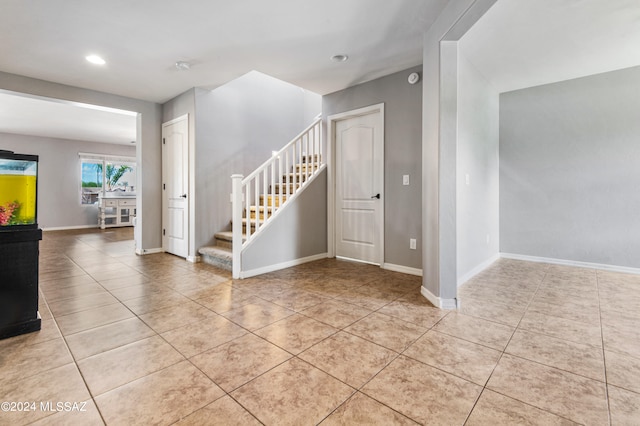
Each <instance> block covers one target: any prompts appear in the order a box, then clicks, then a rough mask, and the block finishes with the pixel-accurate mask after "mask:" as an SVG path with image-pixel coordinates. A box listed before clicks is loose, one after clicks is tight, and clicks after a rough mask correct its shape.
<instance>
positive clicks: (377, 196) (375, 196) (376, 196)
mask: <svg viewBox="0 0 640 426" xmlns="http://www.w3.org/2000/svg"><path fill="white" fill-rule="evenodd" d="M371 198H377V199H378V200H379V199H380V194H376V195H374V196H373V197H371Z"/></svg>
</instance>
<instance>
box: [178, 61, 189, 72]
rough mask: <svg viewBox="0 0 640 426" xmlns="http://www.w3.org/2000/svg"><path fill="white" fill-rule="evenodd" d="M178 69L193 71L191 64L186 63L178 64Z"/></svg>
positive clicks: (179, 62) (180, 62)
mask: <svg viewBox="0 0 640 426" xmlns="http://www.w3.org/2000/svg"><path fill="white" fill-rule="evenodd" d="M176 68H177V69H178V71H189V70H190V69H191V64H190V63H189V62H186V61H178V62H176Z"/></svg>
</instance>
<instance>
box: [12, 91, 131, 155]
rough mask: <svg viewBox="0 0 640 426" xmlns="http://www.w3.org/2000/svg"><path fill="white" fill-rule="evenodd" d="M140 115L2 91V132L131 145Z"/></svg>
mask: <svg viewBox="0 0 640 426" xmlns="http://www.w3.org/2000/svg"><path fill="white" fill-rule="evenodd" d="M136 121H137V114H136V113H134V112H130V111H120V110H115V109H113V108H101V107H96V106H94V105H84V104H78V103H72V102H64V101H59V100H55V99H44V98H38V97H33V96H23V95H20V94H15V93H11V92H3V91H0V132H4V133H14V134H18V135H32V136H41V137H49V138H59V139H72V140H81V141H88V142H103V143H117V144H126V145H130V144H131V142H132V141H133V142H135V140H136Z"/></svg>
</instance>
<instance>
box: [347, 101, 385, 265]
mask: <svg viewBox="0 0 640 426" xmlns="http://www.w3.org/2000/svg"><path fill="white" fill-rule="evenodd" d="M335 152H336V201H335V206H336V216H335V218H336V222H335V223H336V228H335V229H336V237H335V245H336V256H339V257H345V258H350V259H355V260H360V261H363V262H370V263H374V264H378V265H379V264H381V263H382V262H383V247H382V244H383V233H384V203H383V195H384V194H383V189H384V135H383V122H382V113H381V111H380V110H376V111H374V112H372V113H369V114H366V115H360V116H356V117H351V118H346V119H344V120H340V121H337V122H336V123H335Z"/></svg>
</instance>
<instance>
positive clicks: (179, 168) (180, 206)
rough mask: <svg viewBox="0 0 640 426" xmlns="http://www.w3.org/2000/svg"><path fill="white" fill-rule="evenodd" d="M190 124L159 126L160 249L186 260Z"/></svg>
mask: <svg viewBox="0 0 640 426" xmlns="http://www.w3.org/2000/svg"><path fill="white" fill-rule="evenodd" d="M188 123H189V120H188V117H187V116H184V117H180V118H178V119H176V120H173V121H170V122H168V123H164V124H163V125H162V189H163V191H162V194H163V197H162V228H163V229H162V247H163V249H164V251H166V252H168V253H172V254H175V255H177V256H180V257H184V258H186V257H187V255H188V252H189V202H188V200H187V197H188V194H189V126H188Z"/></svg>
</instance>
